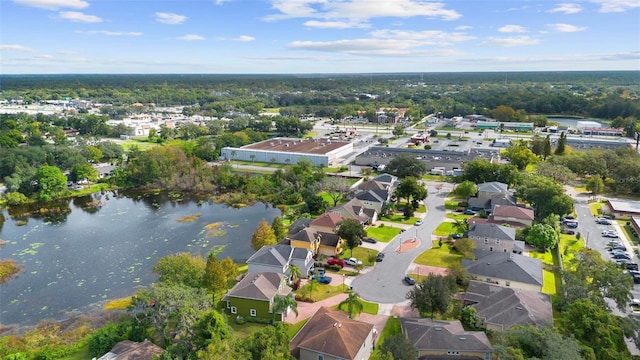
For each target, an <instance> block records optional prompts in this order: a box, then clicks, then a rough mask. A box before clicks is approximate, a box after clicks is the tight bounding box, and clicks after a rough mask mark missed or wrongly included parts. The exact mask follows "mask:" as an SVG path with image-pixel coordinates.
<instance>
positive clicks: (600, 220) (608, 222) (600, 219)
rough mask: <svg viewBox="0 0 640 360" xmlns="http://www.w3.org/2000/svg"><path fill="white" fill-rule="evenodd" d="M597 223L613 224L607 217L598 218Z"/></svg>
mask: <svg viewBox="0 0 640 360" xmlns="http://www.w3.org/2000/svg"><path fill="white" fill-rule="evenodd" d="M596 224H600V225H611V221H610V220H607V219H605V218H597V219H596Z"/></svg>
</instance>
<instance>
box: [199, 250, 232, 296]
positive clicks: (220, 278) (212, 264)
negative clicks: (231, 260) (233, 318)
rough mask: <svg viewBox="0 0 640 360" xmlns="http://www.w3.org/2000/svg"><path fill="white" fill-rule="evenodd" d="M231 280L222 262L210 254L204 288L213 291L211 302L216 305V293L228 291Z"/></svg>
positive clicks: (203, 277) (206, 266)
mask: <svg viewBox="0 0 640 360" xmlns="http://www.w3.org/2000/svg"><path fill="white" fill-rule="evenodd" d="M228 284H229V278H228V276H227V272H226V269H225V268H224V266H223V264H222V262H220V261H219V260H218V258H217V257H216V256H215V254H209V256H208V257H207V263H206V265H205V269H204V274H203V276H202V286H203V287H204V288H206V289H208V290H209V291H211V296H212V297H211V302H212V303H213V304H215V301H216V293H217V292H220V291H222V290H225V289H227V287H228Z"/></svg>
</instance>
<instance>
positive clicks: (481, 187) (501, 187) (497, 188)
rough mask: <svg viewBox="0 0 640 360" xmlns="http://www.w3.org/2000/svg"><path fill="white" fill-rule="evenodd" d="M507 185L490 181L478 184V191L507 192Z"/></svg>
mask: <svg viewBox="0 0 640 360" xmlns="http://www.w3.org/2000/svg"><path fill="white" fill-rule="evenodd" d="M508 187H509V186H508V185H507V184H505V183H501V182H497V181H491V182H487V183H482V184H478V191H489V192H507V189H508Z"/></svg>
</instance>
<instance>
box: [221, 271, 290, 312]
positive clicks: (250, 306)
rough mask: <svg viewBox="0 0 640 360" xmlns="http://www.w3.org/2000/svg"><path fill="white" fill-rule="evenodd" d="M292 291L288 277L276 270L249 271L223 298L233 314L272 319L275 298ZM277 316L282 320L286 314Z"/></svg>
mask: <svg viewBox="0 0 640 360" xmlns="http://www.w3.org/2000/svg"><path fill="white" fill-rule="evenodd" d="M290 292H291V288H290V287H289V286H287V277H286V276H285V275H283V274H278V273H274V272H263V273H248V274H246V275H245V277H244V278H243V279H242V280H240V282H238V283H237V284H236V285H235V286H234V287H233V288H232V289H231V290H230V291H229V292H228V293H227V295H225V296H224V298H223V299H222V300H223V301H226V302H227V309H228V311H229V313H231V314H232V315H237V316H242V317H247V318H248V317H252V318H260V319H271V316H272V315H271V310H272V307H273V299H274V298H275V297H276V296H286V295H287V294H289V293H290ZM279 315H280V316H278V317H277V319H278V320H279V321H282V319H283V318H284V316H286V314H279Z"/></svg>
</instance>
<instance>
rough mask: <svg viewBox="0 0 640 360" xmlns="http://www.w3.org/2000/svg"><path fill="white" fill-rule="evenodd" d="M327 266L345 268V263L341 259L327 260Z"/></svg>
mask: <svg viewBox="0 0 640 360" xmlns="http://www.w3.org/2000/svg"><path fill="white" fill-rule="evenodd" d="M327 264H329V265H338V266H340V267H345V266H347V264H346V262H345V261H344V260H342V259H336V258H330V259H329V260H327Z"/></svg>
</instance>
